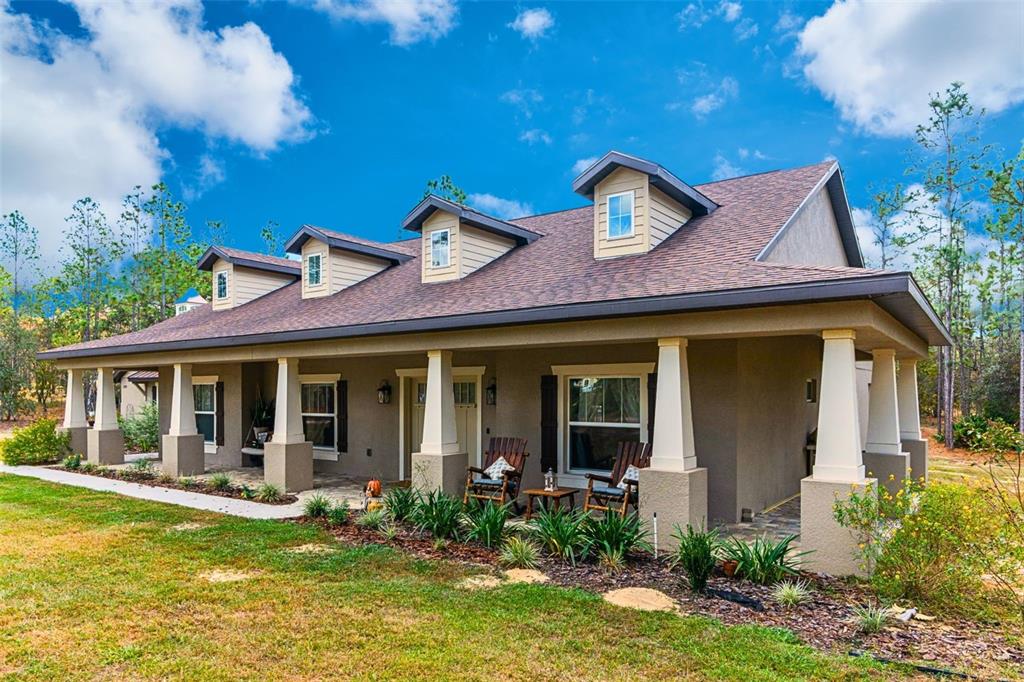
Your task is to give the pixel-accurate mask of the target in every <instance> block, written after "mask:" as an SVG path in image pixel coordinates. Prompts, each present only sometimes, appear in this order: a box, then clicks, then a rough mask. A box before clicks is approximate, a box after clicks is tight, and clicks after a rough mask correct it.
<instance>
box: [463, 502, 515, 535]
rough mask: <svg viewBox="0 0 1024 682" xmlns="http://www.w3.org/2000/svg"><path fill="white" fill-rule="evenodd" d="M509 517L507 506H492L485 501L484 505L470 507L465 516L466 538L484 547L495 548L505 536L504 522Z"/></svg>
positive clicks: (491, 503)
mask: <svg viewBox="0 0 1024 682" xmlns="http://www.w3.org/2000/svg"><path fill="white" fill-rule="evenodd" d="M508 516H509V504H500V505H499V504H494V503H493V502H491V501H490V500H487V502H486V503H485V504H482V505H481V504H477V505H472V506H471V507H470V509H469V512H468V513H467V514H466V518H467V526H468V527H469V528H468V530H467V532H466V538H467V539H469V540H476V541H477V542H480V543H482V544H483V545H484V546H485V547H497V546H498V545H499V544H501V540H502V537H503V536H504V534H505V521H507V520H508Z"/></svg>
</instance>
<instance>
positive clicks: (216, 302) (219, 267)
mask: <svg viewBox="0 0 1024 682" xmlns="http://www.w3.org/2000/svg"><path fill="white" fill-rule="evenodd" d="M233 269H234V266H232V265H231V263H229V262H227V261H226V260H223V259H220V258H218V259H217V262H216V263H214V264H213V272H212V273H210V276H211V277H213V309H214V310H227V309H229V308H232V307H234V302H233V300H234V298H233V297H234V293H235V282H234V279H235V278H234V277H233V276H232V275H233V274H234V273H233V272H232V270H233ZM218 272H227V273H228V295H227V296H226V297H225V298H217V273H218Z"/></svg>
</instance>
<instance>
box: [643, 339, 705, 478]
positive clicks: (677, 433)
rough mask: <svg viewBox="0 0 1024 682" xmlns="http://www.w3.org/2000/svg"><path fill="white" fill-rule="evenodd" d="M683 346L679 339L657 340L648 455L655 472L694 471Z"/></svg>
mask: <svg viewBox="0 0 1024 682" xmlns="http://www.w3.org/2000/svg"><path fill="white" fill-rule="evenodd" d="M686 344H687V341H686V339H683V338H679V337H673V338H667V339H658V389H657V399H656V400H655V403H654V443H653V451H652V453H651V468H652V469H655V470H658V471H687V470H689V469H696V468H697V452H696V449H695V447H694V442H693V411H692V409H691V407H690V372H689V369H688V367H687V362H686Z"/></svg>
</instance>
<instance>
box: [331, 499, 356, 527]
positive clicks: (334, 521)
mask: <svg viewBox="0 0 1024 682" xmlns="http://www.w3.org/2000/svg"><path fill="white" fill-rule="evenodd" d="M351 514H352V512H351V510H349V508H348V502H347V501H345V500H342V501H341V502H339V503H338V504H336V505H334V506H333V507H331V508H330V509H328V510H327V521H328V523H330V524H331V525H332V526H341V525H344V524H345V523H346V522H347V521H348V518H349V516H351Z"/></svg>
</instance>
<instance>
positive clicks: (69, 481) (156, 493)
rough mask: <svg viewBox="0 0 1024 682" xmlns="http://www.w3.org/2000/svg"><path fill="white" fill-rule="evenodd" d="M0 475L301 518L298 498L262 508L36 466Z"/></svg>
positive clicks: (247, 514)
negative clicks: (287, 502) (290, 502)
mask: <svg viewBox="0 0 1024 682" xmlns="http://www.w3.org/2000/svg"><path fill="white" fill-rule="evenodd" d="M0 473H2V474H14V475H16V476H28V477H30V478H38V479H39V480H41V481H49V482H51V483H61V484H63V485H73V486H77V487H79V488H88V489H89V490H99V491H102V492H107V493H117V494H118V495H126V496H127V497H135V498H138V499H140V500H150V501H152V502H164V503H166V504H176V505H178V506H181V507H189V508H191V509H201V510H203V511H212V512H219V513H221V514H229V515H231V516H241V517H244V518H247V519H290V518H294V517H297V516H302V498H300V499H299V500H298V501H297V502H294V503H292V504H263V503H261V502H251V501H249V500H236V499H232V498H230V497H218V496H217V495H204V494H202V493H193V492H186V491H184V490H175V489H173V488H160V487H157V486H151V485H142V484H140V483H132V482H130V481H118V480H114V479H110V478H103V477H102V476H91V475H89V474H75V473H72V472H70V471H63V470H61V469H51V468H49V467H38V466H8V465H6V464H0Z"/></svg>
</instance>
